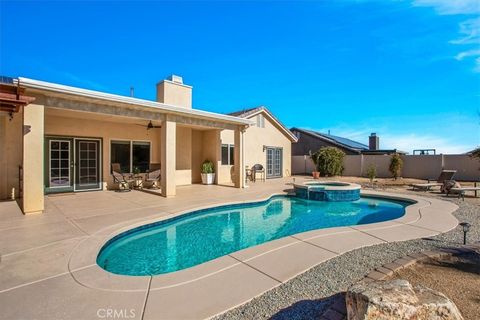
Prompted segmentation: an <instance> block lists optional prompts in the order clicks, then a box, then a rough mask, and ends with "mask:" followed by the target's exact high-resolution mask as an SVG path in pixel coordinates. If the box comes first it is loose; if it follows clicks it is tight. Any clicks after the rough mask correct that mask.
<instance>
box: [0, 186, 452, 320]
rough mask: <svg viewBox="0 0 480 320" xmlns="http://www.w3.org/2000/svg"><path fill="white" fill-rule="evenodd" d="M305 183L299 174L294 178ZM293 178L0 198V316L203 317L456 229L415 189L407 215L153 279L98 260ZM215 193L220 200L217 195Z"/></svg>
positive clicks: (445, 205) (446, 206)
mask: <svg viewBox="0 0 480 320" xmlns="http://www.w3.org/2000/svg"><path fill="white" fill-rule="evenodd" d="M296 180H297V181H301V180H302V178H296ZM291 181H292V179H291V178H290V179H281V180H274V181H273V180H272V181H268V182H266V183H262V182H257V183H256V184H252V186H251V187H250V188H247V189H244V190H238V189H234V188H228V187H221V186H202V185H194V186H187V187H180V188H178V196H177V197H175V198H168V199H166V198H161V197H158V196H156V195H150V194H145V193H142V192H129V193H116V192H109V191H102V192H89V193H77V194H69V195H61V196H60V195H59V196H49V197H46V212H45V213H44V214H43V215H37V216H23V215H22V214H21V213H19V212H18V208H16V206H14V203H12V202H4V203H0V229H1V233H0V250H1V252H2V261H1V263H0V307H1V308H2V313H1V314H0V318H2V319H3V318H5V319H15V318H24V319H30V318H37V319H52V318H62V319H92V318H93V319H97V318H98V319H102V318H108V313H110V315H111V316H112V317H113V314H114V313H116V314H117V318H129V319H141V318H143V319H162V318H163V319H185V318H189V319H192V318H195V319H197V318H206V317H210V316H213V315H215V314H218V313H221V312H223V311H226V310H228V309H231V308H233V307H235V306H237V305H240V304H242V303H244V302H246V301H248V300H250V299H252V298H253V297H255V296H258V295H260V294H261V293H263V292H265V291H268V290H270V289H272V288H273V287H275V286H277V285H279V284H281V283H283V282H285V281H288V280H289V279H291V278H293V277H295V276H296V275H298V274H300V273H302V272H304V271H306V270H308V269H310V268H311V267H313V266H315V265H317V264H319V263H321V262H323V261H326V260H328V259H330V258H332V257H335V256H338V255H340V254H342V253H344V252H347V251H350V250H353V249H355V248H358V247H362V246H370V245H374V244H378V243H383V242H392V241H404V240H409V239H415V238H421V237H428V236H433V235H436V234H439V233H442V232H446V231H448V230H450V229H452V228H454V227H456V226H457V223H458V221H457V220H456V218H455V217H453V216H452V215H451V213H452V212H453V211H455V210H456V209H457V206H456V205H455V204H453V203H451V202H446V201H442V200H437V199H432V198H428V199H427V198H423V197H421V196H415V195H408V196H407V195H395V194H387V193H381V192H370V191H369V192H364V194H367V193H368V194H378V195H387V196H393V197H397V198H402V199H404V198H410V199H412V200H414V201H417V202H416V203H415V204H413V205H411V206H409V207H408V208H407V212H406V214H405V216H403V217H401V218H399V219H396V220H393V221H386V222H381V223H376V224H369V225H361V226H354V227H339V228H330V229H321V230H314V231H309V232H305V233H301V234H297V235H293V236H289V237H285V238H282V239H278V240H275V241H271V242H267V243H264V244H262V245H259V246H255V247H251V248H247V249H244V250H241V251H238V252H235V253H232V254H230V255H227V256H224V257H221V258H218V259H215V260H212V261H210V262H207V263H204V264H201V265H198V266H195V267H192V268H189V269H185V270H181V271H178V272H174V273H171V274H165V275H157V276H153V277H149V276H148V277H128V276H119V275H114V274H111V273H108V272H106V271H104V270H103V269H101V268H100V267H98V266H97V265H96V263H95V258H96V256H97V254H98V251H99V249H100V248H101V246H102V245H103V244H104V243H105V242H106V241H107V240H108V239H110V238H111V237H113V236H114V235H116V234H118V233H120V232H122V231H125V230H128V229H131V228H132V227H135V226H138V225H143V224H145V223H148V222H152V221H158V220H162V219H168V218H171V217H173V216H176V215H179V214H182V213H184V212H188V211H191V210H193V209H196V208H203V207H208V206H216V205H219V204H225V203H239V202H246V201H247V202H250V201H259V200H262V199H266V198H268V197H270V196H271V195H272V194H276V193H279V192H283V191H284V190H285V189H288V188H289V187H290V186H288V185H286V184H287V183H290V182H291ZM212 194H214V195H215V198H214V199H212Z"/></svg>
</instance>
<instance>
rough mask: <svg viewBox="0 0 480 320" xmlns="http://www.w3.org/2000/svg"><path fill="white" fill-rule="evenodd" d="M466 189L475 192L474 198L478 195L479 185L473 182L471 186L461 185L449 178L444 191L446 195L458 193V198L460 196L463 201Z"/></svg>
mask: <svg viewBox="0 0 480 320" xmlns="http://www.w3.org/2000/svg"><path fill="white" fill-rule="evenodd" d="M467 191H472V192H474V193H475V198H476V197H477V196H478V192H479V191H480V187H478V186H477V183H476V182H475V184H474V186H473V187H462V186H461V185H460V183H458V182H456V181H455V180H451V181H448V182H446V183H445V193H446V194H447V197H448V196H449V195H450V194H453V193H455V194H458V197H459V198H462V200H463V201H465V193H466V192H467Z"/></svg>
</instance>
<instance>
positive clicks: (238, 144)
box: [234, 127, 245, 188]
mask: <svg viewBox="0 0 480 320" xmlns="http://www.w3.org/2000/svg"><path fill="white" fill-rule="evenodd" d="M244 132H245V129H244V128H243V127H238V128H237V129H235V133H234V135H235V140H234V145H235V149H234V167H235V168H234V170H235V181H234V182H235V187H236V188H245V165H244V163H245V155H244V142H243V138H244V135H243V133H244Z"/></svg>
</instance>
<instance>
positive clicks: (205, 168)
mask: <svg viewBox="0 0 480 320" xmlns="http://www.w3.org/2000/svg"><path fill="white" fill-rule="evenodd" d="M201 171H202V173H214V172H215V166H214V165H213V162H212V161H210V160H205V161H203V163H202V168H201Z"/></svg>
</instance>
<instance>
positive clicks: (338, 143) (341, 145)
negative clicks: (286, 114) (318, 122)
mask: <svg viewBox="0 0 480 320" xmlns="http://www.w3.org/2000/svg"><path fill="white" fill-rule="evenodd" d="M290 130H291V131H293V130H297V131H301V132H303V133H304V134H308V135H310V136H313V137H314V138H318V139H323V140H325V141H328V142H331V143H333V144H335V145H337V146H339V147H342V148H345V149H347V150H350V151H352V152H356V153H358V154H360V153H362V151H364V150H365V149H355V148H352V147H350V146H347V145H346V144H343V143H340V142H338V141H336V140H333V139H328V138H327V137H324V136H321V135H318V134H317V135H314V134H312V133H311V132H309V131H308V130H304V129H301V128H297V127H293V128H291V129H290ZM352 141H353V140H352ZM354 142H356V141H354ZM357 143H358V142H357Z"/></svg>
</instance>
